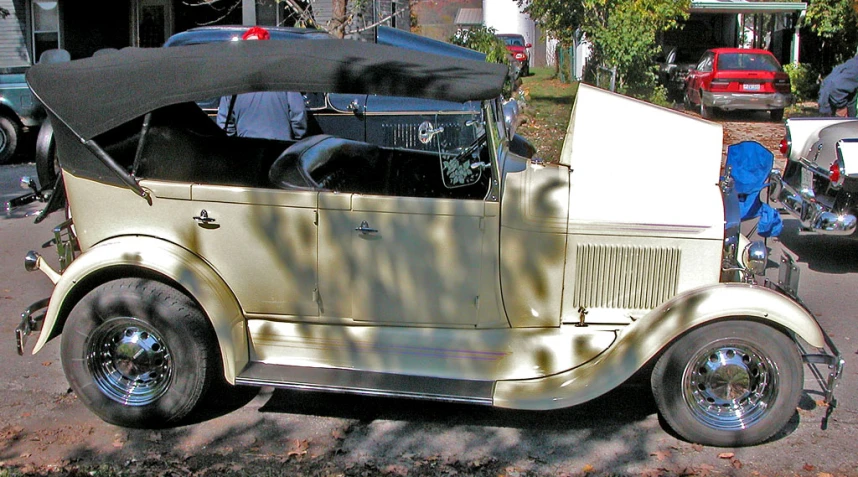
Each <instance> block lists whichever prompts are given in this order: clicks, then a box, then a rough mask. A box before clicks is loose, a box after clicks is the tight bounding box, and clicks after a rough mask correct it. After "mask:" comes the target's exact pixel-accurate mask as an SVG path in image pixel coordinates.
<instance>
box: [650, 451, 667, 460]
mask: <svg viewBox="0 0 858 477" xmlns="http://www.w3.org/2000/svg"><path fill="white" fill-rule="evenodd" d="M650 455H653V456H655V458H656V459H658V461H659V462H662V461H663V460H664V459H667V458H668V457H670V451H662V450H659V451H655V452H653V453H652V454H650Z"/></svg>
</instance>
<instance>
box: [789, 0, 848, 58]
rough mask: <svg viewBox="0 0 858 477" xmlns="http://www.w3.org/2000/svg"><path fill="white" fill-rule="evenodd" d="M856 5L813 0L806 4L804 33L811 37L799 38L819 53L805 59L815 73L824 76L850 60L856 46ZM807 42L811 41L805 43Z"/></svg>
mask: <svg viewBox="0 0 858 477" xmlns="http://www.w3.org/2000/svg"><path fill="white" fill-rule="evenodd" d="M856 9H858V3H855V2H854V0H813V1H811V2H809V3H808V6H807V15H806V17H805V21H804V28H803V29H804V30H809V31H810V33H811V34H812V36H815V38H807V35H806V36H805V37H803V38H802V44H803V45H811V48H812V49H813V50H816V51H818V52H819V53H820V54H816V55H812V56H809V55H808V57H807V58H806V60H807V61H809V62H810V63H811V64H812V65H813V66H814V68H816V70H817V71H820V72H822V73H823V75H825V74H827V73H828V72H829V71H831V69H832V68H833V67H834V66H835V65H837V64H840V63H843V62H844V61H846V60H848V59H849V58H852V57H853V56H855V54H856V47H858V11H856ZM807 40H811V41H810V42H808V41H807Z"/></svg>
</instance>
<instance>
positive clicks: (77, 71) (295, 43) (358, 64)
mask: <svg viewBox="0 0 858 477" xmlns="http://www.w3.org/2000/svg"><path fill="white" fill-rule="evenodd" d="M506 74H507V67H506V66H504V65H500V64H491V63H485V62H479V61H472V60H464V59H458V58H452V57H448V56H438V55H433V54H430V53H422V52H420V53H418V52H415V51H411V50H405V49H400V48H395V47H389V46H383V45H376V44H372V43H363V42H358V41H353V40H324V41H312V40H282V41H236V42H227V43H212V44H205V45H192V46H177V47H171V48H125V49H123V50H120V51H118V52H116V53H113V54H108V55H102V56H97V57H93V58H86V59H82V60H75V61H71V62H67V63H59V64H37V65H35V66H33V67H32V68H30V70H29V71H28V72H27V82H28V83H29V84H30V88H32V90H33V92H34V93H35V95H36V96H37V97H38V98H39V100H40V101H41V102H42V103H43V104H44V105H45V107H46V108H47V109H48V110H49V111H50V112H51V114H52V115H53V116H54V117H55V118H56V119H57V120H59V121H60V122H61V123H63V125H65V126H66V127H67V128H68V129H70V130H71V131H72V132H73V133H74V134H75V135H76V136H78V137H79V138H81V139H83V140H89V139H92V138H93V137H95V136H97V135H99V134H101V133H104V132H106V131H109V130H111V129H113V128H114V127H117V126H119V125H121V124H123V123H126V122H128V121H130V120H132V119H134V118H137V117H140V116H142V115H144V114H145V113H147V112H149V111H153V110H155V109H158V108H160V107H163V106H168V105H171V104H177V103H184V102H188V101H197V100H202V99H206V98H213V97H218V96H226V95H232V94H236V93H242V92H247V91H265V90H279V91H301V92H332V93H354V94H359V93H369V94H380V95H387V96H413V97H423V98H432V99H441V100H447V101H457V102H464V101H468V100H481V99H490V98H494V97H497V96H499V95H500V94H501V90H502V87H503V83H504V80H505V78H506Z"/></svg>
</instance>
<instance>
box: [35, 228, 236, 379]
mask: <svg viewBox="0 0 858 477" xmlns="http://www.w3.org/2000/svg"><path fill="white" fill-rule="evenodd" d="M123 266H133V267H135V268H142V269H145V270H148V271H150V272H154V273H156V274H159V275H162V276H164V277H167V278H169V279H171V280H173V281H175V282H176V283H178V284H179V285H180V286H182V287H183V288H184V290H185V292H187V293H188V294H190V296H191V297H192V298H194V299H195V300H196V301H197V303H199V304H200V306H201V307H202V309H203V312H204V313H205V314H206V316H207V317H208V319H209V321H210V322H211V324H212V328H213V329H214V331H215V334H216V336H217V340H218V344H219V347H220V352H221V358H222V361H223V368H224V376H225V378H226V380H227V381H229V382H230V383H234V382H235V376H236V374H237V371H238V370H239V369H241V368H243V367H244V366H245V365H246V364H247V362H248V360H249V352H248V344H247V343H248V340H247V327H246V326H245V323H244V315H243V314H242V312H241V307H240V306H239V303H238V301H237V300H236V298H235V295H233V293H232V291H231V290H230V288H229V287H228V286H227V284H226V283H225V282H224V281H223V279H221V277H220V276H219V275H218V274H217V273H216V272H215V271H214V270H213V269H212V268H211V267H210V266H209V265H208V264H207V263H205V262H204V261H203V260H201V259H200V258H199V257H197V256H196V255H194V254H193V253H191V252H189V251H188V250H186V249H184V248H182V247H179V246H177V245H176V244H173V243H170V242H166V241H163V240H158V239H155V238H151V237H138V236H133V237H117V238H113V239H110V240H107V241H105V242H102V243H100V244H98V245H96V246H94V247H92V248H91V249H89V250H88V251H87V252H86V253H84V254H83V255H81V256H80V257H78V258H77V259H75V260H74V261H73V262H72V263H71V264H70V265H69V267H68V268H67V269H66V271H65V272H64V273H63V274H62V276H61V277H60V279H59V281H58V282H57V284H56V286H55V288H54V291H53V293H52V294H51V300H50V304H49V305H48V310H47V312H46V315H45V320H44V324H43V328H42V331H41V334H40V335H39V339H38V341H37V342H36V346H35V347H34V349H33V354H35V353H37V352H38V351H39V350H41V349H42V348H43V347H44V346H45V344H46V343H47V342H48V339H49V338H50V337H51V336H54V327H55V326H57V323H58V322H59V318H60V313H61V312H62V313H68V312H69V311H70V310H71V307H70V306H66V303H65V300H66V298H67V297H69V296H75V295H76V293H75V288H76V287H78V286H81V284H84V283H86V284H87V285H84V286H87V287H89V286H91V285H92V283H93V282H92V281H91V280H90V279H95V280H96V281H99V280H106V279H107V278H106V277H111V278H112V275H111V274H110V273H109V271H110V269H115V268H116V267H123ZM99 275H103V276H104V277H105V278H103V279H102V278H99ZM69 305H73V303H70V304H69Z"/></svg>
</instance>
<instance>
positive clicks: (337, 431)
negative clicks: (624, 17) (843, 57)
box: [0, 113, 784, 477]
mask: <svg viewBox="0 0 858 477" xmlns="http://www.w3.org/2000/svg"><path fill="white" fill-rule="evenodd" d="M687 114H692V115H694V114H695V113H687ZM715 121H716V122H719V123H721V124H722V125H723V127H724V145H725V150H726V146H727V145H730V144H735V143H737V142H741V141H746V140H752V141H758V142H760V143H762V144H763V145H764V146H765V147H766V148H768V149H769V150H771V151H772V152H773V153H774V154H775V159H776V165H779V166H780V167H782V166H783V157H782V154H780V153H779V151H778V149H779V143H780V141H781V139H782V138H783V136H784V126H783V123H782V122H772V121H771V120H770V119H769V118H768V115H767V114H763V113H732V114H722V115H720V116H719V117H717V118H716V119H715ZM9 294H10V295H11V293H9ZM3 331H4V333H3V337H4V338H8V337H9V336H8V335H9V333H7V332H6V330H5V328H4V330H3ZM4 341H6V340H4ZM3 345H4V346H5V347H8V346H10V344H9V343H8V342H4V343H3ZM55 355H56V353H50V352H49V353H46V354H44V355H41V356H39V357H36V358H34V357H28V358H17V357H16V358H15V359H27V360H30V361H32V360H39V361H40V362H41V365H40V366H37V368H43V369H41V370H38V371H36V372H34V374H33V377H36V376H37V375H39V374H50V375H51V376H55V377H58V376H59V375H60V374H61V373H60V370H59V366H60V363H59V362H58V359H57V360H56V361H54V360H53V358H52V357H53V356H55ZM45 391H48V392H36V391H34V392H33V393H32V395H31V396H30V397H29V398H28V399H27V400H26V401H27V402H23V401H14V402H6V403H3V404H2V406H3V407H4V408H5V409H6V411H5V412H3V414H4V415H5V416H6V417H7V418H10V421H6V422H0V449H5V450H0V477H7V476H19V475H33V476H35V475H39V476H43V475H63V476H113V475H133V476H136V475H147V476H149V475H152V476H156V475H157V476H170V475H198V476H203V475H206V476H208V475H212V476H213V475H313V476H322V475H394V476H403V475H486V476H488V475H493V476H495V475H510V476H512V475H530V474H528V472H526V471H525V470H524V469H522V468H518V467H510V466H509V464H506V463H502V462H499V461H498V460H496V459H492V458H474V459H463V460H453V461H451V460H449V459H432V458H431V457H430V458H426V457H420V458H417V457H416V456H414V455H413V454H409V453H406V454H404V455H403V456H402V459H401V460H400V462H401V465H388V464H384V465H381V464H379V465H376V464H373V460H372V459H371V458H370V459H363V460H361V461H359V463H355V462H356V461H351V460H349V459H348V458H347V454H349V453H352V452H358V451H360V449H350V448H349V446H348V445H344V444H343V442H344V441H345V440H346V439H347V437H351V440H354V438H355V437H356V436H355V435H354V434H361V433H362V432H366V431H364V430H362V429H363V428H364V427H365V426H364V424H365V423H364V421H365V420H367V419H369V420H370V421H371V420H372V414H373V411H372V410H369V411H367V410H366V409H365V408H364V409H362V410H354V409H347V410H345V411H342V414H343V416H345V417H346V418H345V419H343V418H335V417H331V415H330V414H328V415H327V416H325V415H324V414H323V415H322V416H318V415H315V414H316V408H317V406H322V405H323V404H317V403H316V400H317V399H316V398H311V399H304V400H303V401H302V400H301V399H298V407H299V408H301V407H302V406H303V407H305V408H306V409H303V410H301V409H299V410H298V412H297V414H299V415H301V416H300V418H292V417H289V415H288V414H286V415H284V416H283V417H282V418H281V420H283V421H290V422H288V423H283V426H285V427H289V426H290V425H295V426H297V425H298V424H297V422H292V421H293V419H294V421H298V420H301V421H308V418H310V419H312V420H314V423H313V424H311V425H310V427H311V430H310V431H308V432H306V433H303V434H302V435H304V436H306V437H305V438H303V439H294V440H293V439H286V440H284V439H279V438H277V437H278V434H276V433H277V432H278V431H277V428H272V429H270V431H271V433H272V434H274V435H270V436H268V437H269V438H268V439H259V437H254V434H251V433H249V432H248V433H246V434H245V433H241V432H237V433H235V434H233V435H231V432H232V431H230V432H227V433H220V432H216V431H218V429H217V427H218V426H219V424H217V422H216V421H217V419H214V420H213V421H209V423H208V424H206V425H205V427H197V426H195V425H190V426H187V427H184V428H179V429H170V430H128V429H121V428H118V427H114V426H110V425H106V424H104V423H102V422H101V421H99V420H98V419H97V418H95V417H94V416H93V415H92V414H91V413H89V412H88V411H87V410H86V409H85V408H84V407H83V405H82V404H81V403H80V402H79V401H78V399H77V398H76V396H75V395H74V394H73V393H71V392H70V391H66V392H63V391H62V390H60V389H57V388H56V387H54V388H53V389H51V390H45ZM0 394H2V393H0ZM238 394H239V395H240V394H241V393H238ZM9 395H11V394H9ZM270 395H271V391H265V390H263V391H262V392H260V393H258V394H248V395H247V397H246V399H245V400H244V401H241V397H240V396H239V398H238V402H235V403H222V404H223V406H224V407H225V409H224V410H223V411H225V412H224V413H225V414H229V413H230V412H233V413H235V412H239V409H241V408H243V409H244V412H246V413H248V415H250V416H253V414H252V413H253V412H256V413H258V412H260V411H264V410H265V409H264V408H267V407H270V406H272V404H271V399H270ZM16 396H22V394H20V393H18V394H16ZM280 396H281V399H285V400H287V401H290V402H289V406H288V407H289V409H294V407H295V401H294V400H291V399H290V398H289V396H290V395H288V394H286V395H285V396H286V397H285V398H283V397H282V396H284V394H280ZM18 399H20V398H18ZM318 399H320V400H322V401H329V402H328V403H327V404H324V407H325V409H330V407H331V406H334V407H335V408H336V407H337V406H341V405H342V404H343V403H345V402H348V403H351V404H349V406H351V405H355V406H359V405H360V403H363V404H364V405H369V406H384V405H385V403H384V402H382V403H378V402H375V401H368V400H365V399H358V400H357V401H353V400H345V399H337V398H330V397H325V396H322V397H319V398H318ZM354 402H357V403H358V404H354ZM257 403H258V404H257ZM263 403H264V404H263ZM283 406H284V407H285V406H286V405H285V404H283ZM419 406H422V411H423V412H424V413H425V412H427V410H428V412H430V413H432V412H446V410H443V408H436V407H433V405H431V404H430V405H428V406H427V405H423V404H420V405H419ZM230 407H234V409H230ZM593 411H595V409H593ZM290 412H293V411H290ZM326 412H330V411H326ZM378 412H382V411H378ZM400 412H406V414H407V412H410V411H400ZM334 414H335V415H336V414H337V413H334ZM395 414H396V412H395ZM257 415H258V414H257ZM314 415H315V416H314ZM69 416H72V417H69ZM337 417H340V416H338V415H337ZM254 419H259V418H258V417H251V418H250V419H249V420H251V421H252V420H254ZM4 420H5V419H4ZM405 420H407V415H406V419H405ZM200 421H201V422H205V421H206V419H205V418H204V417H203V418H201V419H200ZM477 421H479V419H477ZM436 424H437V423H436ZM305 425H306V424H305ZM428 425H429V426H432V425H433V423H432V420H431V419H429V420H428ZM283 426H281V428H282V427H283ZM474 427H478V426H474ZM203 429H208V431H205V430H203ZM312 429H315V431H313V430H312ZM476 431H477V432H479V430H476ZM208 432H215V433H216V434H218V435H219V438H217V439H214V440H213V438H212V436H211V435H207V433H208ZM260 432H261V434H260ZM384 434H385V433H384V432H382V433H381V435H380V436H377V437H375V438H376V439H381V438H382V437H383V435H384ZM255 435H257V436H258V435H265V429H262V430H261V431H260V429H258V428H257V429H256V430H255ZM364 437H365V438H366V439H364V438H361V439H360V440H361V441H364V440H372V437H371V436H364ZM180 438H181V439H180ZM180 440H181V441H182V442H184V443H185V444H184V445H183V446H179V445H177V442H179V441H180ZM273 442H277V443H278V444H277V445H273V446H272V443H273ZM189 443H191V444H189ZM415 445H420V443H415ZM450 445H455V442H451V444H450ZM367 446H368V447H371V446H370V445H369V444H367ZM75 449H78V450H75ZM682 449H683V452H684V451H685V450H687V451H688V452H692V453H693V452H695V451H699V449H695V448H693V446H684V447H682ZM675 452H677V453H678V452H680V451H679V450H676V451H675ZM409 455H411V457H409ZM725 455H726V454H725ZM719 458H720V459H721V460H723V459H725V457H723V456H720V455H719ZM659 460H661V458H659ZM731 462H732V461H731ZM732 465H733V466H734V467H735V465H736V464H735V463H733V464H732ZM739 465H741V464H739ZM710 467H711V466H710ZM702 469H703V470H704V471H706V472H704V473H703V474H700V473H691V474H685V475H710V472H709V471H708V470H707V468H705V467H702ZM590 470H592V469H590ZM590 470H588V469H587V467H586V466H585V467H583V468H581V469H580V473H579V472H576V473H575V475H599V474H597V473H591V472H590ZM656 474H657V475H665V476H667V475H683V474H682V470H681V469H680V470H677V471H676V472H673V471H670V470H668V469H664V468H662V469H659V470H658V471H657V472H656ZM566 475H572V474H566ZM711 475H720V474H719V473H718V472H715V471H714V469H713V471H712V472H711Z"/></svg>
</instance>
